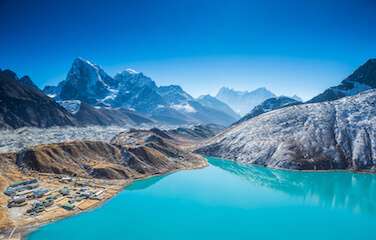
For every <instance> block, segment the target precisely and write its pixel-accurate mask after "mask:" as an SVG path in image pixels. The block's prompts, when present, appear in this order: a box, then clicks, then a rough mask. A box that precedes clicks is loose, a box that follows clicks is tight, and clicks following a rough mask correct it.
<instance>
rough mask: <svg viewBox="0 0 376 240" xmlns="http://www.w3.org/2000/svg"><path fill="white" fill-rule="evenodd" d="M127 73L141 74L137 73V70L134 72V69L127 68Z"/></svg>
mask: <svg viewBox="0 0 376 240" xmlns="http://www.w3.org/2000/svg"><path fill="white" fill-rule="evenodd" d="M125 71H127V72H128V73H129V74H138V73H140V72H137V71H136V70H133V69H132V68H127V69H126V70H125Z"/></svg>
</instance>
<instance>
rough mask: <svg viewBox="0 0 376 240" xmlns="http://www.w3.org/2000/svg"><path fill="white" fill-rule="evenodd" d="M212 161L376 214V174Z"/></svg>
mask: <svg viewBox="0 0 376 240" xmlns="http://www.w3.org/2000/svg"><path fill="white" fill-rule="evenodd" d="M209 162H210V164H212V165H213V166H215V167H219V168H221V169H223V170H225V171H228V172H230V173H233V174H235V175H237V176H239V177H241V178H243V179H246V180H247V181H249V182H252V183H253V184H257V185H259V186H263V187H267V188H271V189H273V190H278V191H282V192H284V193H286V194H288V195H289V196H291V197H297V198H301V199H302V200H303V201H305V202H309V203H315V204H319V205H320V206H322V207H327V208H347V209H351V210H352V211H353V212H361V213H368V214H372V215H376V175H374V174H359V173H351V172H333V171H331V172H297V171H287V170H276V169H270V168H265V167H260V166H255V165H244V164H238V163H235V162H233V161H223V160H218V159H215V158H209Z"/></svg>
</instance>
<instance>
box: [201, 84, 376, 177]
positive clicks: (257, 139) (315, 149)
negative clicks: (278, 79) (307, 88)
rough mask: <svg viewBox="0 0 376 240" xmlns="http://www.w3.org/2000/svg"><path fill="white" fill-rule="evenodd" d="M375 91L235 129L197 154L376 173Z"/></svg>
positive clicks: (292, 166) (293, 166) (276, 165)
mask: <svg viewBox="0 0 376 240" xmlns="http://www.w3.org/2000/svg"><path fill="white" fill-rule="evenodd" d="M374 139H376V90H371V91H367V92H364V93H361V94H358V95H356V96H352V97H345V98H342V99H340V100H337V101H332V102H323V103H316V104H304V105H298V106H291V107H287V108H283V109H279V110H275V111H272V112H269V113H265V114H262V115H260V116H257V117H255V118H252V119H250V120H248V121H245V122H242V123H240V124H237V125H234V126H233V127H231V128H229V129H227V130H225V131H224V132H222V133H221V134H218V135H217V136H215V137H214V138H212V139H210V140H208V141H207V142H205V143H204V144H203V145H202V146H201V147H200V148H199V149H198V150H197V151H198V152H199V153H202V154H205V155H211V156H218V157H222V158H228V159H233V160H235V161H239V162H244V163H255V164H261V165H264V166H269V167H274V168H288V169H304V170H326V169H351V170H359V171H362V170H368V171H375V170H376V142H375V140H374Z"/></svg>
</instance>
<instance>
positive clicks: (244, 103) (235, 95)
mask: <svg viewBox="0 0 376 240" xmlns="http://www.w3.org/2000/svg"><path fill="white" fill-rule="evenodd" d="M273 97H276V95H275V94H274V93H272V92H271V91H269V90H268V89H266V88H257V89H255V90H253V91H237V90H234V89H230V88H227V87H222V88H221V89H220V90H219V91H218V93H217V95H216V98H217V99H218V100H220V101H222V102H224V103H226V104H227V105H229V106H230V107H231V108H232V109H234V110H235V111H236V113H237V114H240V115H241V116H244V115H245V114H247V113H248V112H249V111H251V110H252V109H253V108H254V107H255V106H257V105H258V104H260V103H262V102H263V101H265V100H266V99H269V98H273Z"/></svg>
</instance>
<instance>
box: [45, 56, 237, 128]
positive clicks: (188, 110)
mask: <svg viewBox="0 0 376 240" xmlns="http://www.w3.org/2000/svg"><path fill="white" fill-rule="evenodd" d="M44 92H45V93H46V94H47V95H48V96H50V97H53V98H54V99H55V100H58V101H65V100H78V101H81V102H82V103H86V104H89V105H91V106H95V107H107V108H125V109H131V110H135V111H137V112H140V113H143V114H147V115H149V116H150V117H152V118H155V119H157V120H158V121H162V122H165V123H171V122H173V123H174V124H175V123H179V124H192V123H202V122H209V123H217V124H222V125H228V124H230V123H232V122H234V121H236V119H235V118H233V117H232V116H228V115H227V114H226V113H224V112H221V111H217V110H215V109H208V107H205V106H202V105H201V104H200V103H198V102H197V101H196V100H195V99H194V98H193V97H192V96H191V95H189V94H188V93H187V92H185V91H184V90H183V89H182V88H181V87H180V86H178V85H169V86H157V84H156V83H155V81H154V80H153V79H151V78H150V77H148V76H146V75H144V74H143V73H142V72H138V71H135V70H133V69H129V68H128V69H126V70H124V71H122V72H120V73H117V74H116V75H115V76H114V77H111V76H110V75H108V74H107V73H106V72H105V71H104V70H103V69H102V68H101V67H100V66H99V65H96V64H94V63H92V62H91V61H89V60H86V59H84V58H82V57H79V58H76V59H74V61H73V63H72V67H71V69H70V70H69V72H68V74H67V77H66V79H65V80H64V81H62V82H60V83H59V85H58V86H56V87H54V86H46V87H45V89H44Z"/></svg>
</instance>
